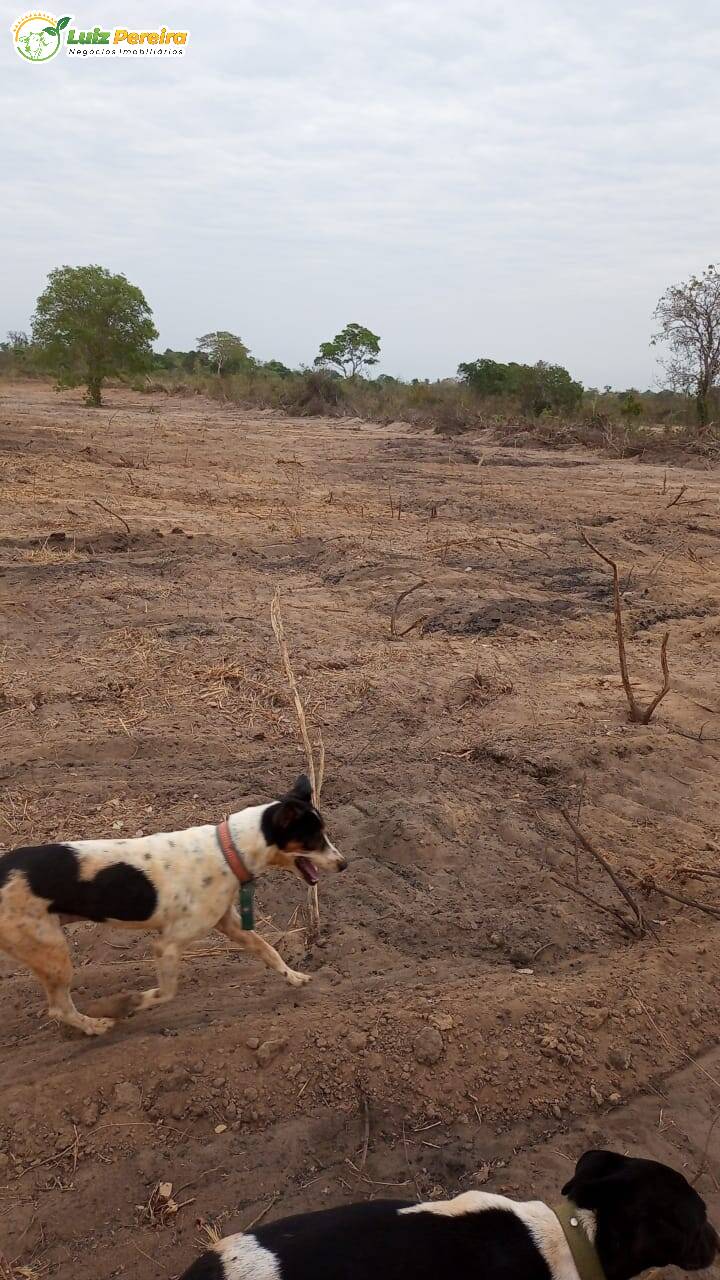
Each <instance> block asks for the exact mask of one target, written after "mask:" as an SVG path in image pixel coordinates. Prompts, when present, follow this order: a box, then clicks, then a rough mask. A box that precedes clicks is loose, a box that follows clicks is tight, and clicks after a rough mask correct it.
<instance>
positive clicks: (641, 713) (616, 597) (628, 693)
mask: <svg viewBox="0 0 720 1280" xmlns="http://www.w3.org/2000/svg"><path fill="white" fill-rule="evenodd" d="M578 532H579V533H580V537H581V538H582V540H583V542H584V543H585V545H586V546H588V547H589V548H590V550H591V551H593V552H594V553H595V555H596V556H599V557H600V559H601V560H604V561H605V563H606V564H609V565H610V568H611V569H612V575H613V604H614V609H615V635H616V637H617V647H618V658H619V660H620V677H621V679H622V685H623V689H624V690H625V697H626V698H627V700H628V706H629V708H630V719H631V720H632V722H633V723H634V724H649V723H650V720H651V718H652V716H653V714H654V712H655V711H656V710H657V708H658V706H659V705H660V703H661V702H662V700H663V698H664V697H665V695H666V693H668V692H669V689H670V669H669V667H668V661H667V646H668V640H669V639H670V634H669V632H667V631H666V632H665V635H664V636H663V638H662V644H661V646H660V662H661V664H662V673H663V686H662V688H661V690H660V692H659V693H658V694H656V696H655V697H654V698H653V700H652V702H650V703H649V704H648V705H647V706H646V707H641V706H640V704H639V703H638V702H637V700H636V698H635V693H634V690H633V687H632V684H631V683H630V676H629V674H628V665H627V655H626V653H625V634H624V630H623V619H622V605H621V603H620V575H619V572H618V567H617V562H616V561H615V560H611V559H610V556H606V555H605V552H604V551H601V550H600V548H599V547H596V546H595V543H594V542H591V541H590V539H589V538H588V536H587V534H586V533H585V530H584V529H581V528H580V526H579V525H578Z"/></svg>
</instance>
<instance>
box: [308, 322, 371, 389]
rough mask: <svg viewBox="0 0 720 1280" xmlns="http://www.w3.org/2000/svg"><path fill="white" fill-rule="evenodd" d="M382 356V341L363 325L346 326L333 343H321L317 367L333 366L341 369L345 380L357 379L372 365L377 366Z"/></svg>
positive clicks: (316, 362) (316, 360) (316, 358)
mask: <svg viewBox="0 0 720 1280" xmlns="http://www.w3.org/2000/svg"><path fill="white" fill-rule="evenodd" d="M379 356H380V339H379V337H378V335H377V334H376V333H371V331H370V330H369V329H365V328H364V327H363V325H361V324H346V325H345V328H344V329H343V330H342V332H341V333H337V334H336V335H335V337H334V338H333V340H332V342H321V343H320V354H319V355H318V356H316V357H315V365H316V367H317V366H319V365H320V366H322V365H331V366H332V367H333V368H335V369H339V370H340V372H341V373H342V375H343V377H344V378H356V377H357V375H358V374H362V373H363V371H364V370H365V369H368V368H369V367H370V365H373V364H377V362H378V359H379Z"/></svg>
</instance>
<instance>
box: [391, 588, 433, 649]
mask: <svg viewBox="0 0 720 1280" xmlns="http://www.w3.org/2000/svg"><path fill="white" fill-rule="evenodd" d="M424 586H425V579H424V578H421V579H420V581H419V582H416V583H415V584H414V585H413V586H412V587H408V588H407V590H405V591H401V592H400V595H399V596H398V598H397V600H396V601H395V604H394V605H393V609H392V613H391V614H390V635H391V637H392V639H393V640H402V637H403V636H406V635H407V634H408V632H409V631H412V630H413V628H414V627H417V626H418V625H419V623H421V622H423V621H424V619H423V618H416V619H415V621H414V622H411V623H410V626H409V627H405V628H404V630H403V631H398V629H397V611H398V609H399V608H400V605H401V604H402V602H403V600H406V599H407V597H408V596H410V595H412V593H413V591H419V590H420V587H424Z"/></svg>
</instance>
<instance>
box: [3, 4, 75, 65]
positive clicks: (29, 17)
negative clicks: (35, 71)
mask: <svg viewBox="0 0 720 1280" xmlns="http://www.w3.org/2000/svg"><path fill="white" fill-rule="evenodd" d="M69 21H70V19H69V18H60V20H59V22H56V21H55V19H54V18H51V17H50V15H49V14H48V13H26V14H25V17H24V18H21V19H20V21H19V22H16V23H15V26H14V27H13V35H14V37H15V48H16V50H17V52H18V53H19V54H20V57H21V58H25V59H27V61H28V62H49V60H50V58H54V57H55V54H56V53H58V51H59V49H60V41H61V37H60V33H61V31H63V30H64V28H65V27H66V26H67V25H68V23H69Z"/></svg>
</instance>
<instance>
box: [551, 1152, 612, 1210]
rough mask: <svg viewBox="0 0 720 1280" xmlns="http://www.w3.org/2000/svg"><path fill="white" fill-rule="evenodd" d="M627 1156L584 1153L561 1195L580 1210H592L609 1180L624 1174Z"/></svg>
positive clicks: (608, 1153) (610, 1153)
mask: <svg viewBox="0 0 720 1280" xmlns="http://www.w3.org/2000/svg"><path fill="white" fill-rule="evenodd" d="M627 1164H628V1157H627V1156H620V1155H618V1154H617V1152H615V1151H586V1152H585V1154H584V1155H582V1156H581V1157H580V1159H579V1160H578V1162H577V1164H576V1165H575V1173H574V1174H573V1176H572V1178H571V1179H570V1181H569V1182H566V1183H565V1186H564V1187H563V1189H562V1194H563V1195H564V1196H568V1197H569V1198H570V1199H571V1200H574V1201H575V1204H576V1205H578V1206H579V1207H580V1208H581V1209H594V1208H596V1207H597V1205H598V1203H599V1201H600V1199H602V1195H603V1191H604V1190H606V1189H607V1187H608V1183H609V1182H610V1180H611V1179H613V1178H616V1177H617V1175H618V1174H621V1173H623V1172H624V1170H625V1168H626V1167H627Z"/></svg>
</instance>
